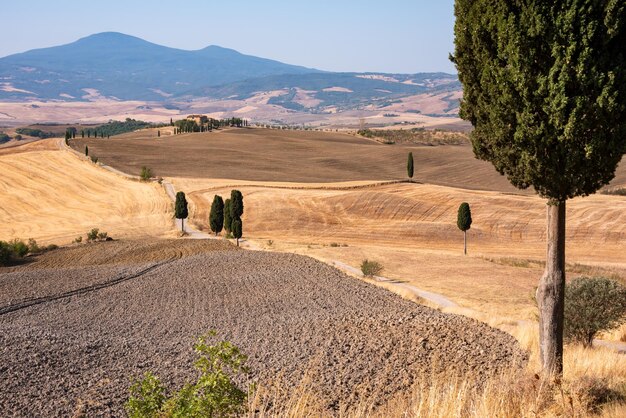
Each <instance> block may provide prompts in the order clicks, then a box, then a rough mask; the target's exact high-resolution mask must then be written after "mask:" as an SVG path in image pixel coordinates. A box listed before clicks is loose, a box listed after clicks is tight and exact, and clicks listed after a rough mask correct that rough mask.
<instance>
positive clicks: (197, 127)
mask: <svg viewBox="0 0 626 418" xmlns="http://www.w3.org/2000/svg"><path fill="white" fill-rule="evenodd" d="M170 125H172V126H174V127H175V129H174V134H184V133H192V132H210V131H212V130H213V129H220V128H224V127H237V128H242V127H247V126H249V122H248V120H246V119H241V118H227V119H213V118H209V117H207V116H199V117H197V118H194V119H191V118H187V119H181V120H177V121H176V122H174V121H172V120H171V119H170Z"/></svg>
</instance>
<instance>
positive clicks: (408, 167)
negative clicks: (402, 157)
mask: <svg viewBox="0 0 626 418" xmlns="http://www.w3.org/2000/svg"><path fill="white" fill-rule="evenodd" d="M406 174H407V175H408V176H409V179H413V153H412V152H409V159H408V161H407V163H406Z"/></svg>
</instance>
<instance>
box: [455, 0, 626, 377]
mask: <svg viewBox="0 0 626 418" xmlns="http://www.w3.org/2000/svg"><path fill="white" fill-rule="evenodd" d="M625 8H626V6H625V5H624V4H623V2H613V1H585V0H582V1H571V0H569V1H566V0H560V1H547V0H541V1H532V2H511V1H507V0H456V2H455V16H456V23H455V28H454V32H455V52H454V56H451V59H452V61H453V62H454V63H455V64H456V68H457V70H458V75H459V80H460V81H461V84H462V85H463V99H462V100H461V108H460V116H461V117H462V118H463V119H465V120H468V121H470V122H471V123H472V125H473V126H474V130H473V131H472V133H471V140H472V145H473V149H474V153H475V154H476V156H477V157H478V158H480V159H482V160H486V161H490V162H491V163H492V164H493V165H494V166H495V168H496V170H498V172H500V174H503V175H506V176H507V178H508V179H509V181H510V182H511V183H512V184H513V185H514V186H516V187H518V188H521V189H525V188H528V187H530V186H532V187H533V188H534V189H535V191H536V192H537V193H538V194H539V195H540V196H542V197H544V198H545V199H546V200H547V228H546V229H547V231H546V232H547V233H546V236H547V260H546V266H545V271H544V274H543V276H542V277H541V280H540V282H539V287H538V289H537V293H536V297H537V304H538V305H539V312H540V318H539V341H540V358H541V364H542V368H543V372H544V375H546V376H555V377H557V376H560V375H561V374H562V372H563V326H564V295H565V202H566V201H567V199H570V198H573V197H576V196H587V195H589V194H592V193H595V192H596V191H597V190H598V189H599V188H600V187H602V186H603V185H606V184H608V183H609V182H610V181H611V180H612V179H613V177H614V175H615V169H616V167H617V164H618V163H619V161H620V160H621V158H622V154H623V153H624V151H626V119H625V118H624V115H625V114H626V54H625V53H624V45H626V18H625V14H626V10H625Z"/></svg>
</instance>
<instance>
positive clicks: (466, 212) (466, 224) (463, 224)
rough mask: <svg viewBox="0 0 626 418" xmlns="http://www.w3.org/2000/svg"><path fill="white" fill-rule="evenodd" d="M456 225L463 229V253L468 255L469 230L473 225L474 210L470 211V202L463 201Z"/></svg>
mask: <svg viewBox="0 0 626 418" xmlns="http://www.w3.org/2000/svg"><path fill="white" fill-rule="evenodd" d="M456 226H458V227H459V229H460V230H461V231H463V254H465V255H467V230H468V229H470V227H471V226H472V212H471V211H470V206H469V203H467V202H463V203H461V205H460V206H459V213H458V214H457V217H456Z"/></svg>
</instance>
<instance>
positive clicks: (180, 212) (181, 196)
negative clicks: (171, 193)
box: [174, 192, 189, 219]
mask: <svg viewBox="0 0 626 418" xmlns="http://www.w3.org/2000/svg"><path fill="white" fill-rule="evenodd" d="M174 216H175V217H176V219H186V218H187V216H189V211H188V210H187V198H186V197H185V193H184V192H178V193H176V203H175V205H174Z"/></svg>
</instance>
